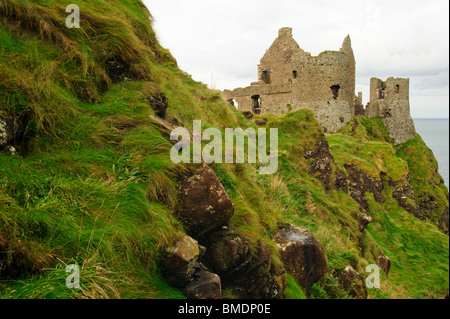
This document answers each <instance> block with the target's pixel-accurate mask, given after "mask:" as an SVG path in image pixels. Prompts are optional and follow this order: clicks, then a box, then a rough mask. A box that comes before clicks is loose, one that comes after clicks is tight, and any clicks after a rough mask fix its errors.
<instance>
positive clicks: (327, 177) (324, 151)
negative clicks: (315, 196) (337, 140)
mask: <svg viewBox="0 0 450 319" xmlns="http://www.w3.org/2000/svg"><path fill="white" fill-rule="evenodd" d="M305 159H306V160H311V161H310V165H309V174H310V175H311V176H314V177H316V178H317V179H319V180H320V181H321V182H322V183H323V185H324V186H325V188H326V189H330V188H332V187H333V184H334V181H333V180H332V173H333V168H332V164H334V159H333V156H332V155H331V153H330V147H329V145H328V141H327V139H326V138H325V137H323V139H321V140H320V141H319V142H318V143H317V145H316V147H315V148H314V149H312V150H307V151H305Z"/></svg>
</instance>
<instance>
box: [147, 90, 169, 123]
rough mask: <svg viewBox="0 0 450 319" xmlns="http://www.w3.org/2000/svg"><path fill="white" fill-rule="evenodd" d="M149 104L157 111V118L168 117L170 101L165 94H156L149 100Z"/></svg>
mask: <svg viewBox="0 0 450 319" xmlns="http://www.w3.org/2000/svg"><path fill="white" fill-rule="evenodd" d="M147 103H148V104H149V105H150V107H151V108H152V109H154V110H155V113H156V115H157V116H159V117H161V118H164V117H165V116H166V111H167V108H168V107H169V104H168V100H167V98H166V96H165V95H164V94H163V93H159V94H155V95H152V96H150V97H148V98H147Z"/></svg>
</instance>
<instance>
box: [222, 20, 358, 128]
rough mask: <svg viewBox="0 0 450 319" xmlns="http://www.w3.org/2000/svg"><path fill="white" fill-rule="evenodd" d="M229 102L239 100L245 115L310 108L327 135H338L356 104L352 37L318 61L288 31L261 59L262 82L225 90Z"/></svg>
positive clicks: (260, 74)
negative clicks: (247, 113)
mask: <svg viewBox="0 0 450 319" xmlns="http://www.w3.org/2000/svg"><path fill="white" fill-rule="evenodd" d="M224 97H225V98H226V99H228V100H233V99H234V100H236V102H237V103H238V104H239V110H241V111H243V112H245V111H247V112H254V113H261V114H267V113H273V114H284V113H288V112H290V111H295V110H298V109H302V108H308V109H311V110H312V111H313V112H314V113H315V114H316V117H317V119H318V121H319V122H320V123H321V124H322V125H323V126H324V129H325V131H328V132H330V133H333V132H336V131H337V130H338V129H340V128H341V127H343V126H345V125H346V124H347V123H348V122H349V121H350V119H351V117H352V108H354V103H355V57H354V54H353V50H352V47H351V41H350V37H347V38H346V39H345V40H344V43H343V45H342V48H341V50H340V51H325V52H323V53H321V54H320V55H319V56H317V57H314V56H311V54H310V53H308V52H305V51H303V50H302V49H301V48H300V46H299V45H298V44H297V42H296V41H295V40H294V39H293V38H292V29H291V28H283V29H281V30H280V31H279V34H278V38H277V39H276V40H275V42H274V43H273V44H272V46H271V47H270V49H269V50H267V52H266V54H265V55H264V57H263V58H262V59H261V63H260V65H259V66H258V82H256V83H253V84H252V85H251V86H250V87H247V88H239V89H236V90H234V91H224ZM255 100H257V103H256V104H255ZM255 105H258V106H259V108H257V110H255Z"/></svg>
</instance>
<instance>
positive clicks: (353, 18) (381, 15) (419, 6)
mask: <svg viewBox="0 0 450 319" xmlns="http://www.w3.org/2000/svg"><path fill="white" fill-rule="evenodd" d="M144 2H145V3H146V5H147V7H148V8H149V10H150V12H151V13H152V15H153V17H154V27H155V30H156V32H157V34H158V37H159V40H160V42H161V44H162V45H163V46H165V47H167V48H168V49H170V51H171V52H172V54H173V55H174V56H175V58H176V59H177V60H178V62H179V65H180V67H181V68H182V69H183V70H184V71H186V72H188V73H190V74H192V75H193V77H194V79H196V80H198V81H202V82H204V83H206V84H208V85H211V83H214V85H215V87H216V88H218V89H226V88H227V89H233V88H235V87H243V86H247V85H249V84H250V83H251V82H254V81H255V80H256V77H257V74H256V73H257V71H256V70H257V64H258V63H259V60H260V59H261V57H262V56H263V54H264V52H265V50H266V49H268V48H269V46H270V45H271V43H272V42H273V40H274V39H275V38H276V36H277V33H278V29H279V28H281V27H292V28H293V33H294V38H295V39H296V40H297V42H298V43H299V44H300V46H301V47H302V49H304V50H305V51H308V52H311V53H312V54H313V55H317V54H319V53H320V52H322V51H325V50H339V48H340V47H341V45H342V41H343V40H344V38H345V36H346V35H347V34H350V36H351V38H352V44H353V49H354V51H355V56H356V63H357V91H360V90H362V91H363V92H364V94H365V101H366V102H367V98H368V94H369V89H368V86H369V81H370V77H372V76H375V77H379V78H382V79H385V78H387V77H390V76H394V77H409V78H411V96H421V98H419V99H413V98H411V104H412V105H411V106H412V113H413V115H414V114H423V115H424V116H426V117H448V109H449V105H448V95H449V81H448V70H449V59H448V57H449V2H448V1H447V0H427V1H424V0H367V1H358V0H341V1H332V0H301V1H300V0H277V1H269V0H144ZM418 101H420V103H419V102H418ZM427 101H428V102H427ZM445 101H446V102H445ZM433 103H437V105H436V106H433V105H432V104H433ZM424 105H428V106H429V112H420V111H419V110H420V109H423V108H424ZM430 105H431V106H430ZM416 108H417V110H416Z"/></svg>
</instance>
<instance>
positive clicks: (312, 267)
mask: <svg viewBox="0 0 450 319" xmlns="http://www.w3.org/2000/svg"><path fill="white" fill-rule="evenodd" d="M274 240H275V242H276V244H277V247H278V251H279V253H280V257H281V261H282V262H283V264H284V266H285V268H286V270H287V271H288V272H289V273H290V274H291V275H292V276H293V277H294V278H295V280H296V281H297V282H298V283H299V284H300V286H302V287H303V288H304V289H305V290H306V291H309V289H310V288H311V286H312V285H313V284H315V283H316V282H317V281H319V279H320V278H322V277H323V276H324V275H325V274H326V273H327V272H328V260H327V256H326V252H325V249H324V248H323V246H322V245H321V244H320V243H319V242H318V241H317V239H316V238H315V237H314V236H313V234H312V233H311V232H310V231H309V230H308V229H305V228H301V227H296V226H293V225H290V224H287V225H285V226H284V229H282V230H281V231H279V232H278V233H276V234H275V236H274Z"/></svg>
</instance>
